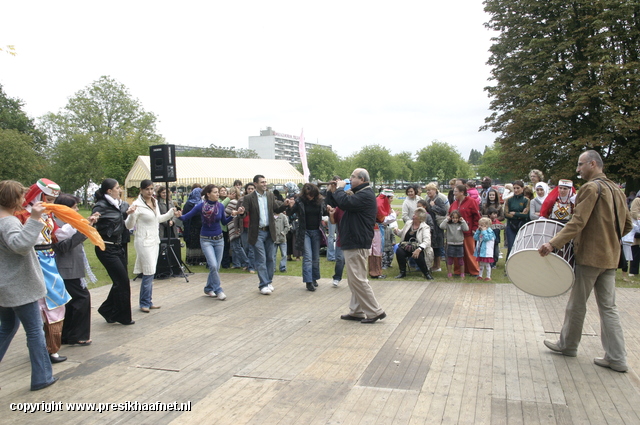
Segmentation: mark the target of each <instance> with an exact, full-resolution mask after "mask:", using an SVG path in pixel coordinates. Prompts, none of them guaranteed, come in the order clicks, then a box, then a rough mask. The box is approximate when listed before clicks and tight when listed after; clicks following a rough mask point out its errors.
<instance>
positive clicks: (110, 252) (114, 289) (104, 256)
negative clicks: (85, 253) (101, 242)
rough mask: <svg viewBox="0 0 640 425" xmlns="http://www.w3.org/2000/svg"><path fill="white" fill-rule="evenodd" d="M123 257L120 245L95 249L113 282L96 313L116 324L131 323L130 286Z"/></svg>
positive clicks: (109, 245) (123, 253)
mask: <svg viewBox="0 0 640 425" xmlns="http://www.w3.org/2000/svg"><path fill="white" fill-rule="evenodd" d="M124 255H125V252H124V249H123V247H122V246H120V245H111V244H107V245H106V249H105V250H104V251H101V250H100V248H98V247H96V256H97V257H98V260H100V262H101V263H102V265H103V266H104V268H105V269H106V270H107V273H108V274H109V277H110V278H111V281H112V282H113V286H111V290H110V291H109V295H108V296H107V299H106V300H105V301H104V302H103V303H102V305H101V306H100V308H99V309H98V313H100V314H101V315H102V317H104V318H105V319H106V320H114V321H116V322H130V321H131V286H130V282H129V274H128V273H127V266H126V260H125V258H126V257H125V256H124Z"/></svg>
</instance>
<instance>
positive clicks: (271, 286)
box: [267, 284, 276, 292]
mask: <svg viewBox="0 0 640 425" xmlns="http://www.w3.org/2000/svg"><path fill="white" fill-rule="evenodd" d="M267 288H269V289H270V290H271V292H273V291H275V290H276V288H274V287H273V285H272V284H268V285H267Z"/></svg>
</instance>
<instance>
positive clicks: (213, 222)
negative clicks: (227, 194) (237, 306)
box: [181, 184, 244, 301]
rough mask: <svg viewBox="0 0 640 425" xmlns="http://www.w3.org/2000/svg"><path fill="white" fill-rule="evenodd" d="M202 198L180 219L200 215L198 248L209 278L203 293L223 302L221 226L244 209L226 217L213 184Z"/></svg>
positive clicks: (208, 186)
mask: <svg viewBox="0 0 640 425" xmlns="http://www.w3.org/2000/svg"><path fill="white" fill-rule="evenodd" d="M202 197H203V199H204V202H201V203H199V204H198V205H196V206H195V207H193V209H192V210H191V211H189V212H188V213H187V214H184V215H183V216H182V217H181V219H182V221H188V220H190V219H191V218H192V217H194V216H196V214H200V216H201V217H202V228H201V229H200V246H201V247H202V252H203V253H204V256H205V257H206V258H207V264H208V265H209V277H208V278H207V285H206V286H205V287H204V293H205V294H206V295H207V296H209V297H217V298H218V299H219V300H221V301H223V300H225V299H226V298H227V296H226V295H225V293H224V291H223V290H222V287H221V286H220V275H219V274H218V270H220V263H221V262H222V253H223V250H224V239H223V236H222V227H221V224H227V223H229V222H230V221H231V220H232V219H233V217H234V216H236V215H237V214H242V213H243V212H244V208H243V207H240V208H238V210H237V211H233V212H232V215H231V216H227V215H226V214H225V212H224V205H222V203H221V202H218V199H219V198H220V193H219V192H218V187H217V186H216V185H214V184H210V185H207V186H206V187H205V188H204V189H203V190H202Z"/></svg>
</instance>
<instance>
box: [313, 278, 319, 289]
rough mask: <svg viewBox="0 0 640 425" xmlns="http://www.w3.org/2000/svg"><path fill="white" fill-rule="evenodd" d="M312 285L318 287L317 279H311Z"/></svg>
mask: <svg viewBox="0 0 640 425" xmlns="http://www.w3.org/2000/svg"><path fill="white" fill-rule="evenodd" d="M313 286H315V287H316V288H317V287H318V281H317V280H314V281H313Z"/></svg>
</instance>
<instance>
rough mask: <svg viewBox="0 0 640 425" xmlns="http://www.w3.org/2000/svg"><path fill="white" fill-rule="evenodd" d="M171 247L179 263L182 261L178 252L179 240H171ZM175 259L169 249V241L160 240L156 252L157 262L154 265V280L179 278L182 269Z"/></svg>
mask: <svg viewBox="0 0 640 425" xmlns="http://www.w3.org/2000/svg"><path fill="white" fill-rule="evenodd" d="M171 247H173V252H175V254H176V257H178V260H179V261H182V255H181V252H180V239H178V238H171ZM176 257H174V256H173V253H172V252H171V250H170V249H169V239H166V238H162V239H160V251H159V252H158V262H157V263H156V276H155V277H156V279H160V278H163V277H170V276H181V275H182V269H181V268H180V263H179V262H178V261H176Z"/></svg>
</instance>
